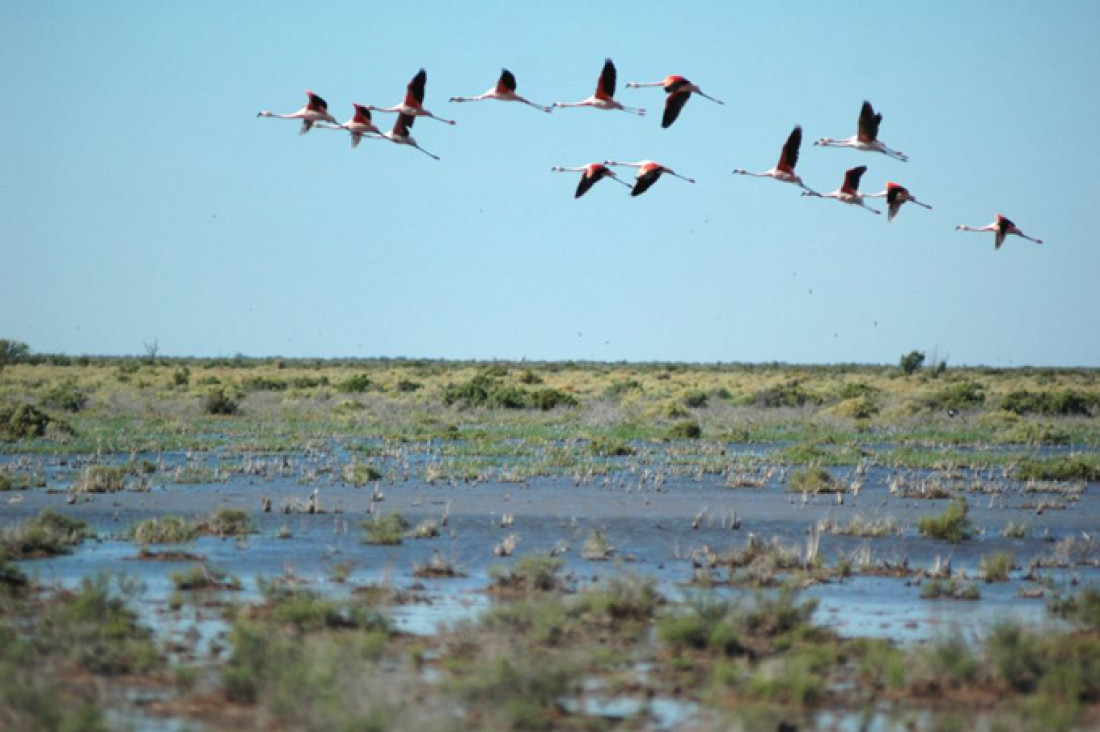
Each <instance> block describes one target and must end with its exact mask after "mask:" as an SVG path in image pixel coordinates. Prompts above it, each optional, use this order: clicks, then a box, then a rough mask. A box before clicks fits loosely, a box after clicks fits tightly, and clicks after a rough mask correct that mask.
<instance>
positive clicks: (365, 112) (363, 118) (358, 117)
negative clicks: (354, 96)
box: [352, 104, 374, 125]
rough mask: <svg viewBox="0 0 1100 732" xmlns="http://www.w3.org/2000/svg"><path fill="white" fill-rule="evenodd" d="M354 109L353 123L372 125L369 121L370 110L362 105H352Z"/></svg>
mask: <svg viewBox="0 0 1100 732" xmlns="http://www.w3.org/2000/svg"><path fill="white" fill-rule="evenodd" d="M352 106H354V107H355V121H356V122H363V123H364V124H368V125H373V124H374V122H373V121H372V120H371V116H370V110H369V109H367V108H366V107H364V106H363V105H362V104H355V105H352Z"/></svg>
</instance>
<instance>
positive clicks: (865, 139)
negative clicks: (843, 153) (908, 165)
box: [814, 101, 909, 163]
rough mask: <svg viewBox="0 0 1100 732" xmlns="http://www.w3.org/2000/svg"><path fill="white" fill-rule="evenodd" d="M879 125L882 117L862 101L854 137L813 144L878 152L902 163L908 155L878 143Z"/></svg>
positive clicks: (826, 140) (826, 138) (825, 139)
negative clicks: (857, 127)
mask: <svg viewBox="0 0 1100 732" xmlns="http://www.w3.org/2000/svg"><path fill="white" fill-rule="evenodd" d="M881 123H882V115H881V114H876V113H875V109H874V107H872V106H871V103H870V102H868V101H864V102H863V107H862V108H861V109H860V110H859V129H858V131H857V132H856V134H855V136H853V137H848V138H845V139H843V140H834V139H832V138H831V137H822V138H821V139H820V140H818V141H817V142H815V143H814V144H815V145H822V146H825V147H851V148H855V149H856V150H863V151H864V152H880V153H882V154H883V155H888V156H890V157H892V158H894V159H895V160H900V161H902V162H903V163H904V162H905V161H906V160H908V159H909V156H908V155H906V154H905V153H901V152H898V151H897V150H891V149H890V148H888V147H886V145H885V144H883V143H881V142H879V139H878V127H879V125H880V124H881Z"/></svg>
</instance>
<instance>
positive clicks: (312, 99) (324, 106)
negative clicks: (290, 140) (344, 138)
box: [256, 89, 336, 135]
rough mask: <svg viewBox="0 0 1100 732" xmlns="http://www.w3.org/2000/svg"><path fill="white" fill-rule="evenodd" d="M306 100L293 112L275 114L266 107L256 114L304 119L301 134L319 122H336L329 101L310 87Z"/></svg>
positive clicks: (307, 90)
mask: <svg viewBox="0 0 1100 732" xmlns="http://www.w3.org/2000/svg"><path fill="white" fill-rule="evenodd" d="M306 100H307V101H306V104H305V106H304V107H302V108H301V109H299V110H298V111H297V112H292V113H291V114H275V113H274V112H269V111H267V110H266V109H265V110H264V111H262V112H257V113H256V116H257V117H275V118H276V119H300V120H302V129H300V130H299V131H298V134H299V135H304V134H306V133H307V132H309V130H310V128H312V127H313V125H314V124H315V123H317V122H322V121H324V122H331V123H333V124H336V118H335V117H333V116H332V115H331V114H329V113H328V102H326V101H325V100H324V99H322V98H321V97H320V96H318V95H316V94H314V93H313V92H311V91H310V90H309V89H306Z"/></svg>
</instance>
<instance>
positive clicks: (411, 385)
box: [397, 379, 421, 394]
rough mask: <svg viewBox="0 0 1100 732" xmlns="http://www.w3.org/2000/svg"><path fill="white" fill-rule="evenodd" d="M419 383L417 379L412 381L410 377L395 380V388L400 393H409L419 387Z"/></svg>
mask: <svg viewBox="0 0 1100 732" xmlns="http://www.w3.org/2000/svg"><path fill="white" fill-rule="evenodd" d="M420 387H421V384H420V382H418V381H412V380H410V379H400V380H398V382H397V390H398V391H399V392H401V393H402V394H409V393H411V392H414V391H417V390H418V389H420Z"/></svg>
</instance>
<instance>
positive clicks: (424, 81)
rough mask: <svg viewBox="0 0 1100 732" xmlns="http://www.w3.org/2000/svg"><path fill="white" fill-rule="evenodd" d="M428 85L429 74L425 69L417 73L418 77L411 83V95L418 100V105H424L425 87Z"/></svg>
mask: <svg viewBox="0 0 1100 732" xmlns="http://www.w3.org/2000/svg"><path fill="white" fill-rule="evenodd" d="M427 85H428V72H427V71H425V70H424V69H420V71H418V72H416V76H414V77H413V78H412V81H410V82H409V94H411V95H412V98H413V99H415V100H416V103H417V104H423V103H424V87H426V86H427Z"/></svg>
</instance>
